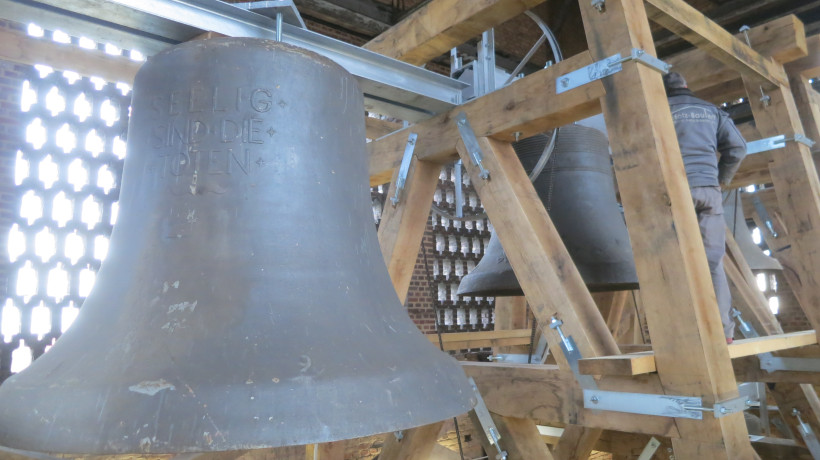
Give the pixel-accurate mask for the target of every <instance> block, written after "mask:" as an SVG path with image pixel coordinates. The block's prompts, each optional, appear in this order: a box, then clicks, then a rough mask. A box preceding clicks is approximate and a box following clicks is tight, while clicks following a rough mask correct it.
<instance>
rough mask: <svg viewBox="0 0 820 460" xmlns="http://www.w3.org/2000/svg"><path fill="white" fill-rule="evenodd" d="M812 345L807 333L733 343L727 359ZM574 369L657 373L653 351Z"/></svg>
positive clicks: (600, 372) (814, 336) (607, 358)
mask: <svg viewBox="0 0 820 460" xmlns="http://www.w3.org/2000/svg"><path fill="white" fill-rule="evenodd" d="M816 343H817V334H816V333H815V332H814V331H813V330H811V331H800V332H791V333H788V334H778V335H767V336H762V337H755V338H751V339H740V340H735V342H734V343H733V344H731V345H729V347H728V348H729V357H730V358H732V359H735V358H742V357H744V356H752V355H759V354H760V353H768V352H773V351H780V350H788V349H790V348H799V347H805V346H807V345H813V344H816ZM578 369H579V371H580V372H581V373H582V374H585V375H640V374H648V373H651V372H656V371H657V368H656V365H655V353H654V352H641V353H631V354H626V355H618V356H604V357H600V358H586V359H582V360H580V361H579V362H578Z"/></svg>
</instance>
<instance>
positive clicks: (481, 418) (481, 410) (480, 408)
mask: <svg viewBox="0 0 820 460" xmlns="http://www.w3.org/2000/svg"><path fill="white" fill-rule="evenodd" d="M469 380H470V386H471V387H472V388H473V394H474V396H475V399H476V404H475V407H473V411H475V415H476V417H477V418H478V422H479V424H481V430H482V431H483V432H484V436H486V437H487V440H488V441H489V442H490V444H491V445H493V446H495V448H496V449H498V456H497V457H496V458H499V459H502V460H506V458H507V452H505V451H503V450H501V446H499V445H498V441H499V440H500V439H501V435H500V434H499V433H498V428H497V427H496V426H495V422H493V418H492V417H491V416H490V411H489V410H488V409H487V405H486V404H484V398H482V397H481V393H479V391H478V385H476V383H475V380H473V378H472V377H470V378H469Z"/></svg>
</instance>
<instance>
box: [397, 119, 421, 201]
mask: <svg viewBox="0 0 820 460" xmlns="http://www.w3.org/2000/svg"><path fill="white" fill-rule="evenodd" d="M418 137H419V136H418V134H416V133H410V135H409V136H407V145H405V146H404V156H403V157H402V158H401V166H399V176H398V178H396V193H395V194H394V195H393V196H392V197H390V202H391V203H393V207H394V208H395V207H396V205H398V204H399V202H400V201H401V192H402V191H404V186H405V184H406V183H407V174H409V173H410V161H411V160H412V159H413V150H415V148H416V139H418Z"/></svg>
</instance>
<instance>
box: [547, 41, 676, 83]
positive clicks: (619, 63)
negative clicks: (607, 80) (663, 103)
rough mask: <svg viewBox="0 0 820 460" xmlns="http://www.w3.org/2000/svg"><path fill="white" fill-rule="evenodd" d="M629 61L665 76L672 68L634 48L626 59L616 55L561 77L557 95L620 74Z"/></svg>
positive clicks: (619, 54) (557, 80)
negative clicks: (625, 63) (638, 63)
mask: <svg viewBox="0 0 820 460" xmlns="http://www.w3.org/2000/svg"><path fill="white" fill-rule="evenodd" d="M629 61H637V62H640V63H641V64H643V65H645V66H647V67H649V68H652V69H655V70H657V71H658V72H660V73H662V74H664V75H665V74H667V73H669V69H671V68H672V66H671V65H670V64H667V63H665V62H663V61H661V60H660V59H658V58H656V57H655V56H652V55H650V54H648V53H647V52H646V51H644V50H642V49H638V48H632V51H631V52H630V54H629V55H628V56H626V57H621V53H618V54H614V55H612V56H610V57H608V58H606V59H604V60H602V61H598V62H593V63H592V64H590V65H588V66H586V67H582V68H580V69H578V70H575V71H572V72H570V73H568V74H564V75H561V76H560V77H558V78H557V79H556V80H555V92H556V94H561V93H564V92H566V91H569V90H571V89H575V88H578V87H580V86H583V85H586V84H587V83H591V82H593V81H595V80H600V79H602V78H604V77H608V76H610V75H612V74H615V73H618V72H620V71H621V70H623V63H624V62H629Z"/></svg>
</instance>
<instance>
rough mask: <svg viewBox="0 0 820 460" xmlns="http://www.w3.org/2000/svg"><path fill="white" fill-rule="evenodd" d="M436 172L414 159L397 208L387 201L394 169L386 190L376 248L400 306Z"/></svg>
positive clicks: (436, 167) (437, 168)
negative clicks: (388, 273)
mask: <svg viewBox="0 0 820 460" xmlns="http://www.w3.org/2000/svg"><path fill="white" fill-rule="evenodd" d="M440 171H441V166H440V165H437V164H433V163H429V162H425V161H419V160H417V159H416V158H415V157H414V158H413V160H412V161H411V163H410V170H409V171H408V174H407V180H406V182H405V185H404V190H403V191H402V193H401V195H400V201H399V203H398V204H397V205H395V206H393V204H392V203H391V201H390V198H392V197H393V196H394V195H395V193H396V183H397V180H396V177H397V175H398V173H399V170H398V169H396V171H395V174H394V175H393V181H392V182H391V183H390V188H389V189H388V190H387V201H386V202H385V204H384V210H383V211H382V220H381V223H380V224H379V245H380V246H381V249H382V255H383V256H384V263H385V264H386V265H387V271H388V272H390V279H391V280H393V287H394V288H396V294H398V296H399V300H401V302H402V303H404V301H405V299H406V298H407V290H408V289H409V288H410V279H411V278H412V277H413V270H414V269H415V266H416V259H417V258H418V255H419V248H420V247H421V240H422V238H423V236H424V230H425V228H426V227H427V222H428V221H429V217H430V205H431V203H432V202H433V195H434V194H435V192H436V186H437V185H438V176H439V172H440Z"/></svg>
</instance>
